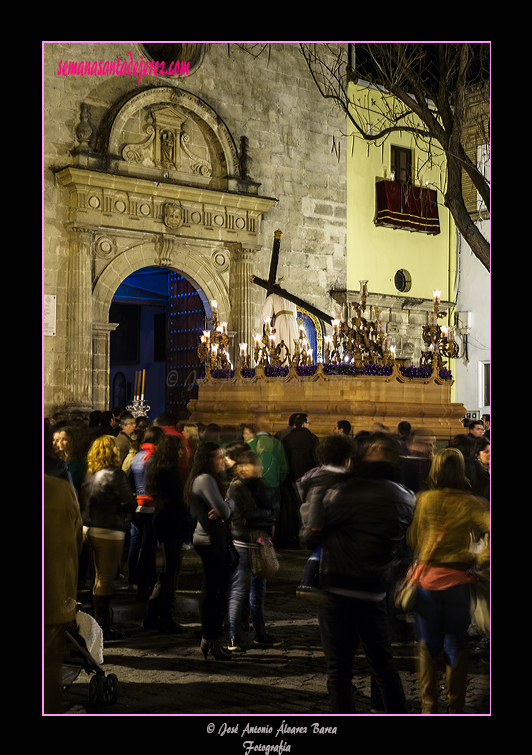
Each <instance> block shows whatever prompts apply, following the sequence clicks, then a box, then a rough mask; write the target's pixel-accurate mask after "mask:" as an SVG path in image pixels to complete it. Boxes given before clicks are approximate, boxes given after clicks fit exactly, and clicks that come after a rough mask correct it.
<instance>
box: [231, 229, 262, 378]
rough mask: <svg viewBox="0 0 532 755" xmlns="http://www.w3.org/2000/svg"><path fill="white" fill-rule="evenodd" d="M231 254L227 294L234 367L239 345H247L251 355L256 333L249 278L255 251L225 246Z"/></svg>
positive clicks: (257, 325)
mask: <svg viewBox="0 0 532 755" xmlns="http://www.w3.org/2000/svg"><path fill="white" fill-rule="evenodd" d="M227 248H228V249H229V251H230V252H231V268H230V273H229V292H230V296H231V323H230V329H231V330H232V331H235V332H236V337H235V365H238V364H240V362H239V359H240V349H239V344H240V343H247V345H248V354H251V355H253V335H254V333H255V332H257V331H258V327H259V324H258V322H255V320H256V317H255V307H254V304H253V302H254V295H253V294H254V292H253V290H252V287H253V284H252V283H251V276H252V275H253V272H254V270H253V262H254V257H255V251H254V250H253V249H243V248H242V244H241V243H234V244H227Z"/></svg>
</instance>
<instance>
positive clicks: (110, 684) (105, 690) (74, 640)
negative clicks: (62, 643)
mask: <svg viewBox="0 0 532 755" xmlns="http://www.w3.org/2000/svg"><path fill="white" fill-rule="evenodd" d="M80 606H81V604H80V603H78V605H77V607H78V611H77V614H76V617H75V618H74V619H73V620H72V621H71V622H70V624H69V625H68V628H67V631H66V649H65V655H64V657H63V664H62V681H63V691H66V690H67V689H68V688H69V687H70V685H71V684H72V682H74V681H75V680H76V679H77V678H78V676H79V674H80V672H81V671H82V670H83V671H85V672H86V673H87V674H88V675H89V676H90V680H89V700H90V702H91V704H92V705H95V706H98V707H99V706H102V705H112V704H113V703H116V701H117V700H118V678H117V676H116V674H107V675H106V674H105V672H104V670H103V669H102V667H101V663H103V654H102V647H103V641H102V630H101V628H100V627H99V625H98V624H97V623H96V622H95V621H94V619H93V618H92V616H89V615H88V614H84V613H83V612H82V611H80V610H79V608H80ZM89 647H90V650H89ZM94 656H96V658H95V657H94Z"/></svg>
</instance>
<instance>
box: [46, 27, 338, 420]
mask: <svg viewBox="0 0 532 755" xmlns="http://www.w3.org/2000/svg"><path fill="white" fill-rule="evenodd" d="M175 44H176V48H175V50H176V60H178V59H180V60H181V61H186V62H187V63H190V66H188V65H187V66H185V67H183V66H182V65H181V68H180V70H181V71H183V73H182V74H181V75H159V73H158V75H155V70H154V68H153V66H152V67H151V73H150V67H149V65H148V61H150V62H152V61H154V60H155V56H156V54H157V51H156V50H155V51H154V50H150V49H148V48H147V47H145V46H144V45H143V43H136V42H131V43H128V42H121V43H114V44H113V43H85V42H82V43H60V42H59V43H46V44H44V45H43V48H44V50H43V76H44V86H43V111H44V114H43V117H44V123H43V128H44V145H43V148H44V154H43V163H44V179H43V180H44V217H43V228H44V236H43V294H44V297H45V299H46V297H49V298H53V302H54V305H55V318H54V328H53V333H50V334H46V333H47V332H46V331H45V335H44V412H45V415H49V414H51V413H53V412H54V411H56V410H58V409H63V410H65V411H66V412H67V413H71V414H76V413H79V412H89V411H91V410H92V409H100V410H103V409H107V408H109V400H110V399H109V369H110V361H109V343H110V334H111V332H112V331H113V330H114V329H115V328H116V327H117V324H116V323H113V322H110V321H109V309H110V306H111V302H112V299H113V296H114V294H115V292H116V290H117V288H118V287H119V286H120V284H121V283H122V282H123V281H124V280H125V279H126V278H127V277H128V276H129V275H130V274H131V273H133V272H136V271H138V270H141V269H142V268H145V267H148V266H153V265H156V266H161V267H165V268H169V269H172V270H176V271H179V272H180V273H181V275H183V276H184V277H185V278H186V279H187V280H188V281H190V283H191V284H192V285H193V286H194V287H195V288H196V290H197V292H198V294H199V295H200V297H201V299H202V301H203V304H204V307H205V312H206V315H207V316H209V315H210V302H211V301H212V300H216V301H217V303H218V312H219V319H220V320H223V321H226V322H227V323H228V330H229V331H230V332H231V334H232V342H233V344H236V346H237V347H238V344H239V343H241V342H247V343H248V344H251V343H252V338H253V333H254V332H256V331H257V330H258V327H259V318H260V312H261V308H262V305H263V303H264V300H265V291H264V290H263V289H261V288H259V287H258V286H257V285H255V284H253V283H252V281H251V276H252V275H258V276H259V277H263V278H267V277H268V270H269V263H270V255H271V250H272V242H273V239H274V234H275V231H276V230H277V229H279V230H281V231H282V234H283V235H282V244H281V251H280V256H279V267H278V277H279V278H282V279H283V283H282V285H283V287H284V288H285V289H287V290H288V291H291V292H293V293H294V294H295V295H297V296H298V297H300V298H302V299H304V300H305V301H307V302H309V303H311V304H312V305H314V306H315V307H317V308H319V309H320V310H321V311H324V312H330V313H331V315H333V314H334V313H335V311H336V309H337V307H338V305H337V303H336V302H335V300H334V298H333V297H332V296H331V292H333V291H336V290H341V289H345V275H346V165H345V150H344V153H343V154H342V153H341V152H340V154H337V153H336V151H335V150H332V149H331V145H332V143H333V137H336V138H337V137H339V136H341V135H342V134H344V133H345V119H344V118H343V117H342V115H341V113H340V111H339V110H337V109H336V108H335V106H334V105H332V104H330V103H329V102H328V101H326V100H324V99H322V98H321V96H320V95H319V93H318V91H317V89H316V87H315V85H314V83H313V81H312V79H311V77H310V74H309V72H308V70H307V68H306V65H305V62H304V60H303V58H302V56H301V54H300V53H299V50H298V45H297V44H278V43H275V44H273V45H272V47H271V50H269V51H263V53H262V54H261V55H256V54H255V53H256V46H254V45H243V46H238V45H230V46H228V45H226V44H224V43H212V44H210V45H203V44H194V45H192V44H182V43H175ZM179 45H181V47H179ZM179 53H181V57H180V58H179ZM185 55H187V56H188V61H187V58H186V57H185ZM100 61H102V62H103V66H102V64H101V63H100ZM118 61H120V63H118ZM111 62H112V63H113V68H111V66H110V65H107V67H106V66H105V64H106V63H109V64H110V63H111ZM80 63H84V66H83V68H82V70H83V73H82V74H81V72H80V71H81V67H80ZM126 64H127V65H126ZM135 64H137V65H135ZM120 66H121V67H120ZM177 67H178V66H177V65H176V66H175V68H176V69H177ZM98 70H100V71H101V72H102V73H100V74H99V73H98ZM105 71H107V75H106V74H105ZM111 71H114V73H111Z"/></svg>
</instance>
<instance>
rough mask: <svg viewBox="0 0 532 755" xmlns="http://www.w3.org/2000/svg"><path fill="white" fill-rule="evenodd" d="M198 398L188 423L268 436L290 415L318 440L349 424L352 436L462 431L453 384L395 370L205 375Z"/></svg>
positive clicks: (445, 436) (461, 412)
mask: <svg viewBox="0 0 532 755" xmlns="http://www.w3.org/2000/svg"><path fill="white" fill-rule="evenodd" d="M198 384H199V392H198V398H197V399H195V400H193V401H191V402H190V403H189V405H188V407H187V408H188V411H189V412H190V415H191V416H190V421H192V422H202V423H204V424H209V423H211V422H215V423H217V424H218V425H235V426H238V425H240V424H241V423H244V422H253V423H255V424H256V425H257V426H258V427H259V428H260V429H262V430H266V431H267V432H270V433H272V434H273V433H276V432H277V431H278V430H282V429H283V428H285V427H286V426H287V424H288V418H289V417H290V415H291V414H295V413H298V412H305V413H307V414H308V417H309V422H310V429H311V430H312V432H313V433H315V434H316V435H318V436H319V437H323V436H325V435H328V434H329V433H331V432H332V431H333V430H334V428H335V425H336V422H338V420H343V419H347V420H348V421H349V422H350V423H351V426H352V432H353V434H354V435H356V433H358V432H360V431H361V430H372V429H375V426H376V425H377V424H382V425H384V426H386V427H387V428H388V429H389V430H390V431H391V432H396V430H397V425H398V424H399V422H401V421H403V420H406V421H407V422H410V424H411V425H412V429H418V428H425V429H427V430H429V431H430V432H432V433H433V434H434V436H435V437H436V439H437V440H445V439H451V438H452V437H453V436H454V435H457V434H460V433H463V432H464V428H463V426H462V423H461V419H462V418H463V417H464V416H465V408H464V406H463V404H457V403H451V385H452V381H451V380H442V379H441V378H439V377H431V378H427V379H425V378H415V379H409V378H406V377H404V376H403V375H401V373H400V371H399V368H398V367H394V369H393V372H392V374H391V375H390V376H387V377H382V376H379V377H376V376H365V375H357V376H356V377H353V376H342V375H326V374H325V373H324V369H323V365H321V364H320V365H318V368H317V371H316V373H315V374H314V375H313V376H305V377H300V376H298V375H297V373H296V371H295V368H291V369H290V372H289V374H288V376H286V377H266V376H265V374H264V369H263V368H261V367H257V368H256V370H255V376H254V377H252V378H244V377H242V373H241V371H240V370H239V369H237V370H235V375H234V377H232V378H226V379H215V378H213V377H212V375H211V374H210V371H209V370H207V374H206V377H205V378H204V379H202V380H199V381H198Z"/></svg>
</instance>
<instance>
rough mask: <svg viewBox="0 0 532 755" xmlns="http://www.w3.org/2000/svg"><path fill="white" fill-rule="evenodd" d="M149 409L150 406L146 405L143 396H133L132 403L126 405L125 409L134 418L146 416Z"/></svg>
mask: <svg viewBox="0 0 532 755" xmlns="http://www.w3.org/2000/svg"><path fill="white" fill-rule="evenodd" d="M150 409H151V406H148V404H147V403H146V402H145V401H144V396H142V398H141V397H139V396H135V398H134V399H133V401H132V403H131V404H130V405H129V406H126V410H127V411H128V412H131V414H132V415H133V416H134V417H135V419H136V418H137V417H147V416H148V412H149V411H150Z"/></svg>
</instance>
